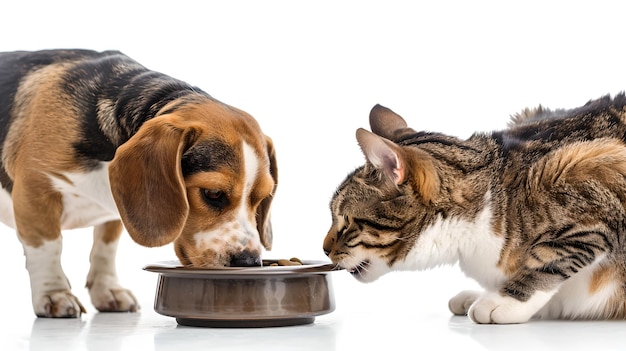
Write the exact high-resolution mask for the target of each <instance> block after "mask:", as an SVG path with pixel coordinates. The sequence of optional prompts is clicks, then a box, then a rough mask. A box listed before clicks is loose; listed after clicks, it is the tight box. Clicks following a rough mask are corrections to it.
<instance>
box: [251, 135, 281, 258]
mask: <svg viewBox="0 0 626 351" xmlns="http://www.w3.org/2000/svg"><path fill="white" fill-rule="evenodd" d="M265 145H266V149H267V156H268V157H269V160H270V174H271V175H272V178H274V189H273V190H272V194H271V195H270V196H268V197H266V198H265V199H263V201H261V204H259V207H258V209H257V212H256V223H257V229H258V231H259V235H260V236H261V244H263V246H264V247H265V249H267V250H271V249H272V238H273V234H272V224H271V222H270V205H271V203H272V199H273V198H274V194H275V193H276V186H277V185H278V166H277V165H276V151H275V150H274V143H273V142H272V139H270V138H269V137H267V136H266V137H265Z"/></svg>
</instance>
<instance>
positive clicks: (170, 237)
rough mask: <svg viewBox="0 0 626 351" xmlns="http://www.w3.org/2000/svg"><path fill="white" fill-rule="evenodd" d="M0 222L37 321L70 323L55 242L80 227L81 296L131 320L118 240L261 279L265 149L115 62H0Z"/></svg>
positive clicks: (132, 66)
mask: <svg viewBox="0 0 626 351" xmlns="http://www.w3.org/2000/svg"><path fill="white" fill-rule="evenodd" d="M0 152H1V155H2V163H1V164H0V183H1V184H2V190H1V191H0V221H2V222H3V223H4V224H6V225H8V226H10V227H13V228H15V229H16V231H17V234H18V237H19V240H20V242H21V243H22V245H23V247H24V254H25V256H26V269H27V270H28V273H29V275H30V285H31V291H32V303H33V308H34V312H35V314H36V315H37V316H39V317H79V316H80V315H81V313H82V312H85V309H84V307H83V305H81V303H80V302H79V301H78V299H77V298H76V297H75V296H74V295H72V293H71V288H70V284H69V282H68V279H67V278H66V276H65V274H64V272H63V269H62V267H61V257H60V256H61V246H62V243H61V232H62V230H64V229H73V228H84V227H92V226H93V228H94V229H93V237H94V241H93V246H92V249H91V254H90V264H91V265H90V269H89V273H88V276H87V289H88V291H89V295H90V298H91V301H92V303H93V305H94V306H95V308H96V309H97V310H99V311H136V310H137V309H138V307H139V306H138V303H137V300H136V298H135V297H134V296H133V294H132V293H131V292H130V291H129V290H127V289H125V288H123V287H122V286H121V285H120V284H119V283H118V278H117V274H116V271H115V254H116V247H117V243H118V239H119V238H120V235H121V233H122V231H123V229H124V228H125V229H126V231H127V232H128V234H129V235H130V236H131V237H132V239H133V240H134V241H135V242H137V243H138V244H140V245H143V246H147V247H155V246H162V245H165V244H168V243H172V242H173V246H174V249H175V252H176V255H177V256H178V258H179V260H180V261H181V263H182V264H183V265H189V266H200V267H206V266H242V265H260V264H261V259H260V257H261V252H262V250H263V247H265V249H267V250H269V249H271V244H272V231H271V227H270V223H269V207H270V203H271V201H272V197H273V195H274V193H275V191H276V185H277V166H276V157H275V152H274V147H273V144H272V141H271V139H270V138H269V137H267V136H265V135H264V134H263V132H262V131H261V129H260V127H259V125H258V123H257V122H256V121H255V120H254V119H253V118H252V117H251V116H250V115H248V114H247V113H245V112H243V111H241V110H239V109H236V108H234V107H231V106H228V105H226V104H223V103H221V102H219V101H217V100H216V99H214V98H212V97H211V96H210V95H208V94H207V93H205V92H204V91H202V90H200V89H198V88H196V87H193V86H190V85H189V84H187V83H185V82H182V81H180V80H177V79H174V78H171V77H169V76H167V75H165V74H162V73H159V72H155V71H151V70H148V69H146V68H145V67H144V66H142V65H140V64H139V63H137V62H135V61H134V60H132V59H130V58H129V57H127V56H125V55H124V54H122V53H120V52H117V51H106V52H94V51H88V50H45V51H36V52H25V51H18V52H5V53H0Z"/></svg>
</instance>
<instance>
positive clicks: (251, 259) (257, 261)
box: [230, 250, 261, 267]
mask: <svg viewBox="0 0 626 351" xmlns="http://www.w3.org/2000/svg"><path fill="white" fill-rule="evenodd" d="M230 265H231V267H251V266H260V265H261V257H259V256H257V255H253V254H252V253H251V252H250V251H247V250H246V251H242V252H240V253H238V254H236V255H233V257H231V259H230Z"/></svg>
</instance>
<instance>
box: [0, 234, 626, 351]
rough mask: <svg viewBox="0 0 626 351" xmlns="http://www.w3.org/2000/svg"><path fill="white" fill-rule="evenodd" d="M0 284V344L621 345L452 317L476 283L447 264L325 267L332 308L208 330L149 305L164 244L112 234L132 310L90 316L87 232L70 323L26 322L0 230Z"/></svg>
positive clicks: (593, 326) (605, 336)
mask: <svg viewBox="0 0 626 351" xmlns="http://www.w3.org/2000/svg"><path fill="white" fill-rule="evenodd" d="M0 234H1V235H0V255H1V256H0V257H2V260H3V261H2V263H3V264H4V267H5V268H4V269H3V273H4V275H5V277H6V280H5V281H4V282H3V284H2V286H3V289H2V291H1V292H0V299H2V301H4V307H3V312H2V316H3V317H4V321H3V323H2V325H3V326H1V327H0V350H3V351H9V350H11V351H12V350H46V351H48V350H63V351H71V350H90V351H97V350H106V351H117V350H133V351H134V350H142V351H143V350H179V351H183V350H185V351H187V350H200V349H202V350H246V349H252V350H255V351H261V350H272V351H277V350H403V349H410V350H413V349H415V350H417V349H420V350H444V349H445V350H452V349H454V348H456V349H459V350H461V349H462V350H468V351H469V350H557V349H558V350H594V351H595V350H625V349H626V322H571V321H533V322H530V323H527V324H523V325H506V326H497V325H475V324H473V323H472V322H470V321H469V320H468V319H467V318H463V317H453V316H452V315H451V314H450V313H449V312H448V309H447V300H448V298H449V297H451V296H453V295H454V294H455V293H456V292H457V290H461V289H468V288H469V289H473V288H476V286H475V285H474V283H473V282H472V281H470V280H467V279H466V278H465V277H463V276H462V275H461V273H459V271H458V269H456V268H455V267H442V268H438V269H435V270H431V271H427V272H402V273H393V274H390V275H388V276H385V277H383V278H382V279H380V280H379V281H376V282H374V283H371V284H361V283H358V282H357V281H355V280H354V279H353V278H352V277H350V276H349V274H348V273H346V272H344V271H340V272H333V273H332V279H333V283H334V294H335V299H336V305H337V308H336V310H335V311H334V312H332V313H330V314H327V315H323V316H319V317H317V318H316V320H315V323H314V324H311V325H306V326H296V327H280V328H262V329H214V328H194V327H183V326H178V325H177V323H176V321H175V320H174V319H173V318H170V317H166V316H161V315H159V314H157V313H155V312H154V310H153V309H152V304H153V297H154V292H155V286H156V279H157V276H156V274H155V273H151V272H147V271H144V270H142V267H143V265H144V264H147V263H151V262H154V260H155V259H169V258H171V257H169V256H168V255H170V249H171V248H168V247H165V248H162V249H156V250H149V249H143V248H138V247H137V246H136V245H134V244H133V243H132V242H130V241H129V239H127V238H124V239H123V240H122V243H121V246H120V252H119V258H118V269H119V270H120V276H121V279H122V281H123V283H124V284H125V285H126V286H127V287H129V288H132V289H133V291H134V293H135V295H136V296H137V297H138V298H139V299H140V302H141V304H142V310H141V311H140V312H139V313H133V314H126V313H121V314H119V313H98V312H96V311H95V310H94V309H93V307H92V306H91V305H90V303H89V300H88V296H87V293H86V290H85V289H84V288H82V286H81V285H82V284H83V277H84V276H85V272H86V270H87V260H86V255H87V253H88V250H85V249H82V247H83V246H84V247H88V241H89V240H90V238H89V235H82V234H81V235H79V234H74V233H71V234H69V235H66V241H70V242H72V245H66V248H65V249H64V251H65V252H64V254H65V256H64V264H65V271H66V274H67V275H68V277H70V280H71V281H72V282H73V286H74V293H75V294H76V295H77V296H78V297H79V298H80V299H81V300H82V301H83V303H84V304H85V305H86V307H87V308H88V313H87V314H85V315H83V317H82V318H81V319H80V320H74V319H43V318H39V319H38V318H36V317H35V316H34V315H33V313H32V310H31V306H30V291H29V287H28V278H27V273H26V270H25V269H24V268H23V257H22V254H21V248H20V245H19V243H18V242H17V239H16V238H15V236H14V234H13V235H12V234H11V233H10V231H7V230H2V231H1V232H0ZM163 256H168V257H163Z"/></svg>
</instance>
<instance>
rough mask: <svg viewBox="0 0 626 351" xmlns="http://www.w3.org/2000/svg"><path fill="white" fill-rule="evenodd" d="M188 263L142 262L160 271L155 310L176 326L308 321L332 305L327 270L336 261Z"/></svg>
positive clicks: (275, 323)
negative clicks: (232, 264)
mask: <svg viewBox="0 0 626 351" xmlns="http://www.w3.org/2000/svg"><path fill="white" fill-rule="evenodd" d="M276 261H277V260H264V261H263V266H261V267H220V268H190V267H183V266H181V265H180V264H179V263H178V262H161V263H156V264H152V265H148V266H146V267H144V269H145V270H147V271H150V272H156V273H159V277H158V283H157V289H156V296H155V300H154V310H155V311H156V312H157V313H160V314H162V315H165V316H171V317H175V318H176V322H177V323H178V324H180V325H187V326H201V327H237V328H246V327H275V326H288V325H301V324H309V323H313V322H314V320H315V317H316V316H319V315H323V314H326V313H330V312H332V311H334V310H335V299H334V295H333V289H332V282H331V276H330V274H329V273H330V272H332V271H333V270H335V269H336V268H335V266H334V265H332V264H329V263H325V262H320V261H305V260H303V261H302V265H301V266H270V264H272V263H275V262H276Z"/></svg>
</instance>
